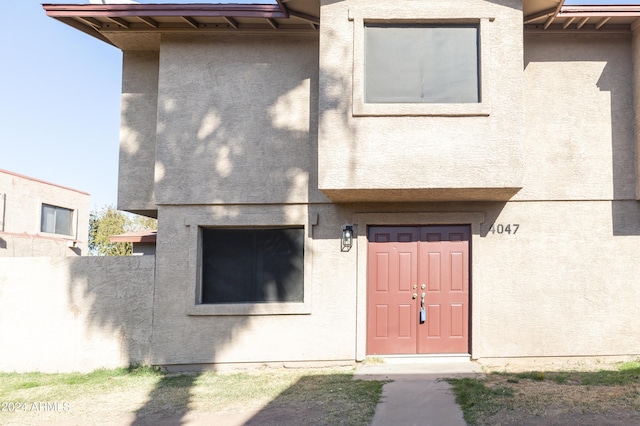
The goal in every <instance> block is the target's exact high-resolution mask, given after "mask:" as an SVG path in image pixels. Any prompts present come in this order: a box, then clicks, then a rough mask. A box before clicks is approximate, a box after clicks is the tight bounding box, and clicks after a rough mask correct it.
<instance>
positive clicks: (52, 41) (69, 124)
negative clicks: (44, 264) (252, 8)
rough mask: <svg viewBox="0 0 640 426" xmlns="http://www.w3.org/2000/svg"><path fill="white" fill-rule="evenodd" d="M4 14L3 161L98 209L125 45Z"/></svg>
mask: <svg viewBox="0 0 640 426" xmlns="http://www.w3.org/2000/svg"><path fill="white" fill-rule="evenodd" d="M86 2H89V0H87V1H86ZM236 2H237V3H272V1H271V0H263V1H260V0H257V1H256V0H254V1H251V0H238V1H236ZM51 3H85V2H82V1H63V2H55V1H51ZM142 3H210V2H209V1H201V0H190V1H180V0H177V1H176V0H173V1H172V0H156V1H153V2H152V1H142ZM566 3H567V4H576V3H579V4H613V3H619V4H636V3H640V0H636V1H621V0H618V1H605V0H596V1H589V0H567V2H566ZM0 17H1V18H2V21H3V24H2V25H1V26H0V52H2V53H3V57H4V58H5V60H4V61H3V63H4V66H3V67H0V85H1V86H0V93H1V94H2V95H1V101H0V146H1V147H2V151H1V154H0V168H2V169H6V170H10V171H13V172H16V173H21V174H24V175H28V176H31V177H34V178H38V179H42V180H46V181H49V182H53V183H57V184H59V185H64V186H69V187H72V188H75V189H79V190H82V191H86V192H89V193H90V194H91V199H92V207H94V208H100V207H102V206H105V205H108V204H113V205H115V203H116V197H117V195H116V194H117V184H118V183H117V173H118V132H119V130H118V128H119V123H120V86H121V63H122V55H121V53H120V51H119V50H118V49H117V48H115V47H113V46H110V45H107V44H105V43H103V42H101V41H99V40H96V39H94V38H92V37H90V36H88V35H86V34H84V33H82V32H80V31H78V30H75V29H73V28H71V27H69V26H67V25H65V24H62V23H61V22H58V21H56V20H54V19H52V18H48V17H47V16H46V15H45V13H44V10H43V9H42V6H41V4H40V2H39V1H38V0H3V1H1V2H0Z"/></svg>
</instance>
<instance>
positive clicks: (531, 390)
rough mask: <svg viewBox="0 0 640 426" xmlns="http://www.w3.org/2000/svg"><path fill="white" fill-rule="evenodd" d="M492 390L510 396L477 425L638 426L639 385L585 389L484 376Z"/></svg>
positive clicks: (581, 386)
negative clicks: (503, 391) (508, 390)
mask: <svg viewBox="0 0 640 426" xmlns="http://www.w3.org/2000/svg"><path fill="white" fill-rule="evenodd" d="M486 385H487V386H488V387H491V388H493V389H512V390H513V397H510V398H509V399H510V401H508V402H506V403H505V405H504V407H503V408H502V409H500V410H499V411H498V412H497V413H493V414H490V413H487V414H486V415H485V416H483V418H482V420H481V421H480V422H478V424H481V425H492V426H494V425H496V426H497V425H504V426H507V425H514V426H515V425H519V426H520V425H522V426H548V425H558V426H560V425H562V426H591V425H593V426H605V425H608V426H622V425H624V426H632V425H640V382H635V383H628V384H624V385H615V386H602V385H593V386H585V385H580V384H579V383H575V382H572V381H571V378H569V380H567V382H566V383H561V384H559V383H556V382H554V381H552V380H549V379H546V380H543V381H536V380H530V379H522V380H518V381H517V383H514V380H513V378H510V377H509V376H506V377H505V376H492V375H490V376H488V377H487V382H486Z"/></svg>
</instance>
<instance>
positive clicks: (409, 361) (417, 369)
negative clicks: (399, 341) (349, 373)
mask: <svg viewBox="0 0 640 426" xmlns="http://www.w3.org/2000/svg"><path fill="white" fill-rule="evenodd" d="M483 374H484V373H483V371H482V368H481V367H480V365H479V364H478V363H476V362H474V361H471V359H470V357H469V355H447V356H440V355H439V356H432V355H428V356H415V355H412V356H383V357H371V358H366V359H365V361H364V362H363V363H361V364H359V365H358V366H357V367H356V371H355V373H354V378H355V379H361V380H367V379H369V380H394V381H398V380H404V381H406V380H438V379H443V378H447V377H479V376H482V375H483Z"/></svg>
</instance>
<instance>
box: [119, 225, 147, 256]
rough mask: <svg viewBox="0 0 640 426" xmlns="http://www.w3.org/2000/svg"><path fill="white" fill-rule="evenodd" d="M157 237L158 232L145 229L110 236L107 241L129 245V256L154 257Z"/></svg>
mask: <svg viewBox="0 0 640 426" xmlns="http://www.w3.org/2000/svg"><path fill="white" fill-rule="evenodd" d="M157 235H158V231H155V230H148V229H147V230H143V231H131V232H125V233H124V234H120V235H112V236H111V237H109V241H111V242H112V243H131V244H132V246H133V249H132V252H131V254H132V255H133V256H141V255H155V254H156V237H157Z"/></svg>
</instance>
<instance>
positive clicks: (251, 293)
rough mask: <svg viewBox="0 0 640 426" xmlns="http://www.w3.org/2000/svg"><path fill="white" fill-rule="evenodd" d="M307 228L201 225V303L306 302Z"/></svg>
mask: <svg viewBox="0 0 640 426" xmlns="http://www.w3.org/2000/svg"><path fill="white" fill-rule="evenodd" d="M303 293H304V228H302V227H296V228H251V229H248V228H202V299H201V300H202V303H204V304H215V303H260V302H302V301H303V296H304V294H303Z"/></svg>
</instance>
